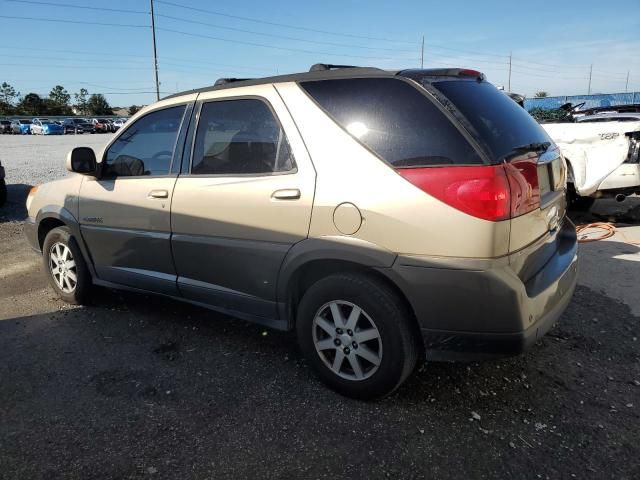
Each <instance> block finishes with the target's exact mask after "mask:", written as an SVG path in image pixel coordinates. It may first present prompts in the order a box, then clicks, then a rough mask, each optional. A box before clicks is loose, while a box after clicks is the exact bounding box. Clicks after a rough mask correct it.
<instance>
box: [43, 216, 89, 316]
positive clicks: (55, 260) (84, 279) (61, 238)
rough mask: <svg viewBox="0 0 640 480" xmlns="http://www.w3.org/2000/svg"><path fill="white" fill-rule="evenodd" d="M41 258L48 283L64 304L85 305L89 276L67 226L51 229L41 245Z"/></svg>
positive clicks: (87, 295)
mask: <svg viewBox="0 0 640 480" xmlns="http://www.w3.org/2000/svg"><path fill="white" fill-rule="evenodd" d="M42 259H43V263H44V268H45V271H46V272H47V276H48V278H49V283H50V284H51V286H52V287H53V289H54V290H55V291H56V293H57V294H58V296H59V297H60V298H61V299H62V300H64V301H65V302H67V303H73V304H78V305H82V304H84V303H86V301H87V299H88V297H89V289H90V288H91V275H90V274H89V270H88V269H87V265H86V263H85V261H84V257H83V256H82V252H81V251H80V248H79V247H78V244H77V243H76V240H75V238H73V235H72V234H71V230H70V229H69V227H57V228H54V229H53V230H51V231H50V232H49V233H48V234H47V236H46V237H45V239H44V244H43V245H42Z"/></svg>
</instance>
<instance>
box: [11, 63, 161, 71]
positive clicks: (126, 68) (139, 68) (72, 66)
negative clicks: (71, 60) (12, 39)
mask: <svg viewBox="0 0 640 480" xmlns="http://www.w3.org/2000/svg"><path fill="white" fill-rule="evenodd" d="M0 66H3V67H27V68H42V65H31V64H28V63H0ZM46 67H47V68H75V69H77V70H92V69H98V70H104V66H99V65H95V66H87V65H46ZM117 70H122V71H129V70H148V68H146V67H123V68H121V69H117Z"/></svg>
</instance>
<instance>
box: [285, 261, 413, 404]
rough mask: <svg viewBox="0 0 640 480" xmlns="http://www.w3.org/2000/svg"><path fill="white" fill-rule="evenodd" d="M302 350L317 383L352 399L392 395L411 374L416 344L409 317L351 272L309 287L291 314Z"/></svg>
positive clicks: (377, 284) (387, 292) (374, 284)
mask: <svg viewBox="0 0 640 480" xmlns="http://www.w3.org/2000/svg"><path fill="white" fill-rule="evenodd" d="M297 333H298V341H299V343H300V347H301V349H302V352H303V353H304V355H305V356H306V358H307V359H308V361H309V363H310V365H311V366H312V367H313V369H314V370H315V371H316V373H317V374H318V376H319V377H320V378H321V380H322V381H323V382H324V383H326V384H327V385H328V386H329V387H330V388H332V389H333V390H335V391H337V392H339V393H341V394H343V395H346V396H349V397H353V398H359V399H372V398H377V397H382V396H384V395H388V394H389V393H391V392H393V391H394V390H395V389H396V388H398V387H399V386H400V385H401V384H402V382H404V381H405V380H406V378H407V377H408V376H409V374H410V373H411V372H412V371H413V369H414V367H415V365H416V361H417V358H418V352H419V344H418V340H417V336H416V335H415V334H414V329H413V328H412V318H411V315H410V313H409V312H408V310H407V308H406V306H405V305H404V303H403V302H402V300H401V299H400V298H398V296H397V295H396V294H395V292H393V290H391V289H390V288H388V287H387V286H386V285H385V284H384V283H383V282H381V281H379V280H378V279H376V278H374V277H370V276H368V275H363V274H357V273H342V274H334V275H331V276H329V277H326V278H324V279H322V280H319V281H318V282H317V283H315V284H314V285H312V286H311V287H310V288H309V289H308V290H307V292H306V293H305V295H304V297H303V298H302V300H301V302H300V305H299V308H298V315H297Z"/></svg>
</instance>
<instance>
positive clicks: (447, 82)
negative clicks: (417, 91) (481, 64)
mask: <svg viewBox="0 0 640 480" xmlns="http://www.w3.org/2000/svg"><path fill="white" fill-rule="evenodd" d="M425 73H426V74H425ZM401 75H403V76H407V77H409V78H412V79H414V80H416V81H417V82H418V83H420V84H421V85H422V86H423V87H424V88H426V89H427V90H428V91H429V92H430V93H431V94H432V95H433V96H434V97H435V98H436V99H438V101H439V102H440V104H441V105H442V106H443V107H444V108H446V109H447V110H448V111H449V112H450V113H451V114H452V115H453V116H454V117H455V118H456V119H457V120H458V121H459V122H460V124H461V125H462V127H463V128H464V129H465V130H466V131H467V132H469V134H471V136H472V137H473V138H474V139H475V140H476V143H477V144H478V145H479V146H480V148H481V149H482V150H483V151H484V153H485V155H486V156H487V158H488V162H489V163H490V164H492V165H496V166H497V165H502V168H504V171H505V173H506V176H507V179H508V182H509V190H510V191H509V196H510V203H511V209H510V219H511V233H510V240H509V253H510V254H514V253H517V252H522V253H523V254H524V253H525V252H526V255H524V256H525V257H526V258H520V260H519V261H518V262H517V263H518V264H521V265H518V266H517V270H518V273H519V275H521V278H522V279H523V280H524V281H527V280H528V279H529V278H530V277H531V276H533V275H534V274H535V273H536V271H537V270H538V268H540V267H541V266H543V265H544V264H546V263H547V262H548V260H549V259H551V257H552V256H553V255H554V254H555V252H556V250H557V248H559V244H558V242H560V241H561V239H559V238H556V237H557V233H558V231H559V228H560V227H561V225H562V223H563V220H564V217H565V213H566V197H565V193H566V192H565V188H566V170H567V169H566V163H565V161H564V159H563V157H562V155H561V154H560V151H559V149H558V148H557V147H556V146H555V144H554V143H553V141H552V140H551V138H550V137H549V136H548V134H547V133H546V132H545V130H544V129H543V128H542V127H541V126H540V125H539V124H538V122H536V121H535V120H534V119H533V118H532V117H531V116H530V115H529V114H528V113H527V112H526V111H525V110H524V109H523V108H522V107H520V106H519V105H518V104H517V103H516V102H514V101H513V100H512V99H511V98H509V97H508V96H507V95H506V94H505V93H504V92H501V91H500V90H498V89H497V88H495V87H494V86H493V85H491V84H490V83H488V82H487V81H485V80H484V75H482V74H481V73H479V72H476V71H473V70H457V69H449V70H446V71H442V72H437V71H436V72H429V71H420V70H413V71H405V72H401ZM520 257H522V255H520ZM515 258H518V255H515V256H514V259H515Z"/></svg>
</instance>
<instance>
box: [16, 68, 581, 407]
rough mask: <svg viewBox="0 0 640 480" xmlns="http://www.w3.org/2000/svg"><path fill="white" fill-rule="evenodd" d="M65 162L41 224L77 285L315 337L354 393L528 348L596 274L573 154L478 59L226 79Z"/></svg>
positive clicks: (85, 294) (330, 381) (317, 354)
mask: <svg viewBox="0 0 640 480" xmlns="http://www.w3.org/2000/svg"><path fill="white" fill-rule="evenodd" d="M66 162H67V168H68V169H69V170H70V171H71V172H75V173H77V174H78V175H75V174H74V175H71V176H69V177H68V178H66V179H63V180H59V181H56V182H51V183H48V184H45V185H40V186H39V187H35V188H34V189H33V190H32V192H31V193H30V195H29V197H28V200H27V208H28V212H29V218H28V220H27V221H26V223H25V233H26V236H27V238H28V239H29V241H30V243H31V245H32V246H33V247H34V249H35V250H37V251H38V252H42V256H43V262H44V266H45V268H46V272H47V275H48V278H49V280H50V283H51V285H52V287H53V289H54V290H55V291H56V292H57V294H58V295H59V296H60V297H61V298H63V299H64V300H65V301H68V302H71V303H83V302H85V301H86V300H87V299H88V298H89V296H90V295H95V294H98V293H99V291H98V290H94V288H93V287H94V286H105V287H111V288H122V289H131V290H135V291H143V292H152V293H157V294H162V295H165V296H169V297H173V298H175V299H178V300H182V301H186V302H191V303H195V304H197V305H201V306H204V307H208V308H211V309H214V310H218V311H223V312H226V313H229V314H231V315H233V316H236V317H238V318H242V319H247V320H251V321H254V322H257V323H259V324H262V325H265V326H268V327H272V328H275V329H279V330H296V331H297V335H298V341H299V344H300V348H301V350H302V352H303V353H304V355H305V356H306V357H307V359H308V361H309V363H310V365H311V366H312V367H313V368H314V369H315V371H316V372H317V373H318V375H319V377H320V378H321V379H322V380H323V381H324V382H326V384H327V385H329V386H330V387H331V388H333V389H335V390H337V391H338V392H340V393H342V394H344V395H348V396H351V397H356V398H374V397H379V396H382V395H386V394H389V393H390V392H392V391H393V390H395V389H396V388H397V387H398V386H399V385H400V384H402V383H403V382H404V381H405V379H406V378H407V377H408V376H409V375H410V374H411V372H412V371H413V370H414V367H415V366H416V364H417V363H418V361H419V359H422V358H424V357H425V356H426V358H429V359H433V360H457V359H478V358H486V357H494V356H500V355H513V354H518V353H521V352H522V351H523V350H524V349H525V348H527V347H529V346H530V345H532V344H533V343H534V342H535V341H536V340H538V339H540V338H541V337H542V336H543V335H544V334H545V333H546V332H547V331H548V330H549V329H550V328H551V326H552V325H553V324H554V322H556V320H557V319H558V318H559V317H560V315H561V314H562V312H563V311H564V309H565V307H566V306H567V304H568V303H569V300H570V299H571V295H572V293H573V290H574V287H575V283H576V251H577V250H576V234H575V229H574V226H573V225H572V224H571V222H570V221H569V220H568V219H567V218H566V216H565V188H566V166H565V162H564V159H563V158H562V156H561V155H560V152H559V151H558V149H557V148H556V147H555V146H554V145H553V142H551V140H550V139H549V137H548V136H547V134H546V133H545V132H544V130H543V129H542V128H541V127H540V126H539V125H538V124H537V123H536V122H535V121H534V120H533V119H532V118H531V117H530V116H529V115H528V114H527V113H526V112H525V111H524V110H523V109H522V108H520V107H518V106H517V105H516V104H515V103H514V102H512V101H511V100H510V99H509V98H508V97H507V96H505V95H503V94H502V93H501V92H500V91H498V90H497V89H496V88H495V87H493V86H492V85H491V84H490V83H488V82H487V81H486V80H485V78H484V75H482V74H481V73H480V72H477V71H473V70H464V69H443V70H403V71H385V70H380V69H376V68H335V67H333V66H330V65H316V66H314V67H312V71H310V72H308V73H301V74H294V75H285V76H279V77H272V78H262V79H256V80H243V81H235V80H233V79H227V80H221V81H218V82H217V83H216V85H215V86H213V87H207V88H202V89H199V90H193V91H189V92H184V93H180V94H176V95H173V96H171V97H168V98H165V99H163V100H161V101H159V102H157V103H155V104H153V105H149V106H147V107H145V108H143V109H142V110H141V111H140V112H138V113H137V114H136V115H135V116H133V117H132V118H131V119H130V120H129V121H128V122H127V123H126V124H125V126H124V127H122V128H121V129H120V130H119V131H118V132H117V133H116V135H115V136H114V138H113V139H112V140H111V141H110V143H109V144H108V145H107V146H106V147H105V148H104V149H103V150H101V151H99V152H94V151H93V150H92V149H90V148H75V149H74V150H73V151H72V152H70V153H69V155H68V157H67V160H66Z"/></svg>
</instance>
